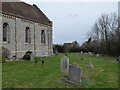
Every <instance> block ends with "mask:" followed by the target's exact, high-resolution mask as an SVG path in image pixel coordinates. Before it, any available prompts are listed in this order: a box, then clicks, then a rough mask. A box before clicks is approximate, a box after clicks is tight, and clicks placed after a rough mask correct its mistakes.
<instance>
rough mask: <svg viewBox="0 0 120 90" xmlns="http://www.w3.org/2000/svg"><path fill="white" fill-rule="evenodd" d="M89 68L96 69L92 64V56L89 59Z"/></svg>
mask: <svg viewBox="0 0 120 90" xmlns="http://www.w3.org/2000/svg"><path fill="white" fill-rule="evenodd" d="M87 68H94V66H93V64H92V62H91V56H90V57H89V64H88V65H87Z"/></svg>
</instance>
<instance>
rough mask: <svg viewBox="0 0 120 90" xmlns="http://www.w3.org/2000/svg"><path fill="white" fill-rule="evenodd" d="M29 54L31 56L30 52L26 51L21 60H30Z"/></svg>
mask: <svg viewBox="0 0 120 90" xmlns="http://www.w3.org/2000/svg"><path fill="white" fill-rule="evenodd" d="M31 54H32V52H31V51H27V52H26V53H25V55H24V56H23V57H22V59H24V60H30V56H31Z"/></svg>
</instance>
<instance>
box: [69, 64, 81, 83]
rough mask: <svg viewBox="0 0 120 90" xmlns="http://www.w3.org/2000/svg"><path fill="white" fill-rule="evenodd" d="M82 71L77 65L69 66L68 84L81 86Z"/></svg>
mask: <svg viewBox="0 0 120 90" xmlns="http://www.w3.org/2000/svg"><path fill="white" fill-rule="evenodd" d="M81 74H82V69H81V68H79V67H78V66H77V65H75V64H71V65H69V72H68V80H67V81H68V82H70V83H73V84H77V85H80V84H81Z"/></svg>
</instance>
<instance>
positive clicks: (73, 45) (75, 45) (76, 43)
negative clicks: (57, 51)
mask: <svg viewBox="0 0 120 90" xmlns="http://www.w3.org/2000/svg"><path fill="white" fill-rule="evenodd" d="M64 46H65V47H78V46H79V43H78V42H77V41H74V42H72V43H64Z"/></svg>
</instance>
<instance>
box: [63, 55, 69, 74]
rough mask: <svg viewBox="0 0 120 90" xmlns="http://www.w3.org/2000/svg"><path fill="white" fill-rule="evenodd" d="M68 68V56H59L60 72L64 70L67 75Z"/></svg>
mask: <svg viewBox="0 0 120 90" xmlns="http://www.w3.org/2000/svg"><path fill="white" fill-rule="evenodd" d="M68 70H69V58H68V57H67V56H64V57H62V58H61V72H64V73H65V74H66V75H67V74H68Z"/></svg>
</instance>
